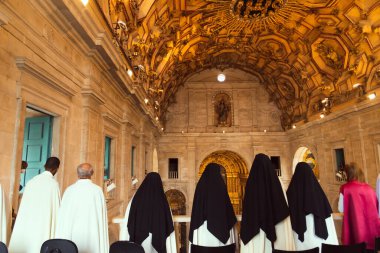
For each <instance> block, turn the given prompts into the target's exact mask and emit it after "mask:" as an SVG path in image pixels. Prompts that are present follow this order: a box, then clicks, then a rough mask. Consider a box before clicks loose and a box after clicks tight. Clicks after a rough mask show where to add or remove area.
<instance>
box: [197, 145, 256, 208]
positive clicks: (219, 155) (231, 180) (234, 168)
mask: <svg viewBox="0 0 380 253" xmlns="http://www.w3.org/2000/svg"><path fill="white" fill-rule="evenodd" d="M209 163H217V164H219V165H220V166H222V168H223V169H222V173H223V177H224V178H225V181H226V184H227V190H228V195H229V196H230V199H231V203H232V206H233V208H234V210H235V213H236V214H241V211H242V203H243V197H244V190H245V184H246V182H247V178H248V174H249V173H248V169H247V165H246V164H245V162H244V160H243V158H242V157H241V156H240V155H238V154H237V153H235V152H232V151H229V150H221V151H216V152H213V153H211V154H210V155H208V156H207V157H206V158H205V159H204V160H203V161H202V163H201V165H200V167H199V173H198V176H199V177H200V176H201V175H202V173H203V171H204V170H205V168H206V166H207V165H208V164H209Z"/></svg>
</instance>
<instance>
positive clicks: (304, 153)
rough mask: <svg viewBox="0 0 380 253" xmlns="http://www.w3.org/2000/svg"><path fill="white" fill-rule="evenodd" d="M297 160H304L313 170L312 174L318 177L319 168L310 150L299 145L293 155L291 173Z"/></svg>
mask: <svg viewBox="0 0 380 253" xmlns="http://www.w3.org/2000/svg"><path fill="white" fill-rule="evenodd" d="M299 162H305V163H307V164H309V166H310V167H311V169H312V170H313V172H314V175H315V176H316V178H317V179H319V168H318V163H317V161H316V159H315V156H314V154H313V153H312V152H311V150H310V149H309V148H307V147H299V148H298V149H297V151H296V153H295V155H294V159H293V173H294V170H295V169H296V166H297V163H299Z"/></svg>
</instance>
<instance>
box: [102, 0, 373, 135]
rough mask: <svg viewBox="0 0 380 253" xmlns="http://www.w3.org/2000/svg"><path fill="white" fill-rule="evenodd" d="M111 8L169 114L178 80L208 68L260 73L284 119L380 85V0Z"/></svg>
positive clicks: (148, 90)
mask: <svg viewBox="0 0 380 253" xmlns="http://www.w3.org/2000/svg"><path fill="white" fill-rule="evenodd" d="M107 8H108V10H107V11H106V12H107V13H105V15H106V16H108V17H109V22H110V25H111V26H112V27H113V29H114V33H115V44H116V45H117V46H118V47H120V50H121V52H122V53H123V54H125V55H126V57H127V59H128V61H129V63H130V65H132V66H133V76H134V82H135V87H136V89H141V90H142V91H143V92H145V94H146V96H147V98H148V99H149V103H150V104H151V106H152V110H153V112H154V115H155V117H157V118H158V119H159V120H160V121H162V122H163V123H164V122H165V113H166V111H167V108H168V106H169V105H170V104H171V103H172V102H173V101H175V99H174V96H175V93H176V91H177V89H178V87H179V86H181V85H183V84H184V82H185V81H186V80H187V79H188V78H189V77H190V76H191V75H193V74H194V73H198V72H200V71H204V70H206V69H211V68H218V69H220V70H223V69H227V68H235V69H240V70H243V71H245V72H248V73H250V74H253V75H255V76H257V77H258V78H259V79H260V81H261V82H262V84H263V85H264V87H265V89H266V90H267V92H268V93H269V95H270V98H271V100H272V101H274V102H275V103H276V105H277V106H278V108H279V109H280V110H281V113H282V117H281V119H282V125H283V127H284V129H287V128H289V127H290V126H291V125H292V124H293V123H295V122H299V121H305V122H306V121H308V120H312V119H313V118H315V117H318V115H319V114H320V113H324V114H328V113H329V112H330V111H331V110H335V109H337V110H338V108H339V107H342V106H344V105H345V104H350V103H351V104H352V102H353V101H354V102H357V101H358V97H360V96H362V95H363V94H365V93H366V92H368V91H370V90H372V89H375V88H377V87H379V83H380V65H379V56H380V53H379V49H380V1H376V0H360V1H357V0H356V1H355V0H308V1H303V0H172V1H166V0H108V7H107ZM355 83H360V84H361V85H360V86H359V88H354V87H353V84H355ZM359 100H360V99H359Z"/></svg>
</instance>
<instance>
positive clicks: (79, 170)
mask: <svg viewBox="0 0 380 253" xmlns="http://www.w3.org/2000/svg"><path fill="white" fill-rule="evenodd" d="M84 166H90V168H91V169H89V170H86V169H85V168H83V167H84ZM93 173H94V169H93V168H92V165H90V164H88V163H82V164H79V165H78V167H77V174H78V177H79V178H86V177H89V178H91V176H92V174H93Z"/></svg>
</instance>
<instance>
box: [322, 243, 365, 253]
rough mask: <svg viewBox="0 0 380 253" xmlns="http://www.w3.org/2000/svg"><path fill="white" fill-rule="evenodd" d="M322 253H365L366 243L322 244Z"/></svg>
mask: <svg viewBox="0 0 380 253" xmlns="http://www.w3.org/2000/svg"><path fill="white" fill-rule="evenodd" d="M322 253H366V243H365V242H362V243H357V244H352V245H331V244H324V243H322Z"/></svg>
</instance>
